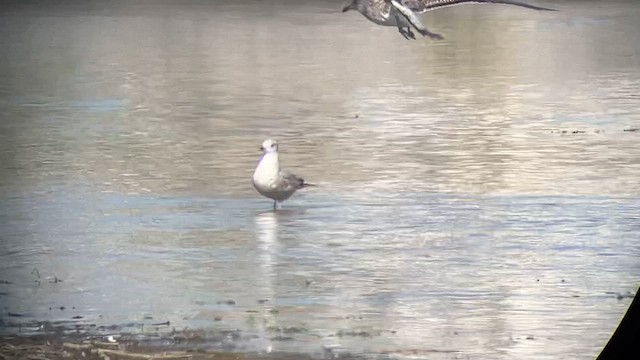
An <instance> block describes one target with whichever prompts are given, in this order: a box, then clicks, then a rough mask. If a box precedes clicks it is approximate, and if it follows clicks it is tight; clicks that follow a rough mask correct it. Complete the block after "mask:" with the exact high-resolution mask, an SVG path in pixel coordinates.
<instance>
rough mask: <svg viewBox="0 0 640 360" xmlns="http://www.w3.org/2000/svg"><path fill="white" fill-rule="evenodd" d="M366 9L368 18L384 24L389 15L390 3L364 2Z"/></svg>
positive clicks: (382, 1) (383, 1) (386, 1)
mask: <svg viewBox="0 0 640 360" xmlns="http://www.w3.org/2000/svg"><path fill="white" fill-rule="evenodd" d="M366 1H367V4H366V9H368V10H367V14H368V16H369V17H371V18H373V19H375V20H377V21H379V22H385V21H386V20H387V19H388V18H389V13H391V6H392V5H391V2H390V1H389V0H366Z"/></svg>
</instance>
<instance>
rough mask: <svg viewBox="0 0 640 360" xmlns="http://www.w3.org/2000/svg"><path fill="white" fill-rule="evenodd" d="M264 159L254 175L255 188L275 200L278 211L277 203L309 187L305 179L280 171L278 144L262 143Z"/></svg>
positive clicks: (274, 204) (273, 142)
mask: <svg viewBox="0 0 640 360" xmlns="http://www.w3.org/2000/svg"><path fill="white" fill-rule="evenodd" d="M261 149H262V151H263V155H262V158H261V159H260V162H259V163H258V166H256V171H254V173H253V186H254V187H255V188H256V190H258V192H259V193H260V194H261V195H262V196H265V197H268V198H269V199H273V209H274V210H276V209H277V203H279V202H283V201H285V200H287V199H288V198H289V197H291V195H293V193H294V192H296V191H297V190H298V189H302V188H303V187H307V186H315V185H313V184H307V183H306V182H304V179H303V178H301V177H298V176H296V175H294V174H293V173H291V172H290V171H287V170H282V169H280V160H279V159H278V143H277V142H276V141H275V140H272V139H268V140H265V141H264V142H263V143H262V146H261Z"/></svg>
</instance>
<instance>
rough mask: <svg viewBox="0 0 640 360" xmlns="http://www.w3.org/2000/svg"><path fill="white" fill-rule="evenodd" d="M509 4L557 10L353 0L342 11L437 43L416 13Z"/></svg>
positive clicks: (499, 0)
mask: <svg viewBox="0 0 640 360" xmlns="http://www.w3.org/2000/svg"><path fill="white" fill-rule="evenodd" d="M472 3H476V4H506V5H515V6H520V7H524V8H527V9H533V10H540V11H556V10H555V9H549V8H544V7H540V6H535V5H529V4H526V3H523V2H519V1H513V0H352V2H351V3H350V4H349V5H347V6H345V7H344V8H343V9H342V12H347V11H349V10H357V11H358V12H360V13H361V14H362V15H364V16H365V17H366V18H367V19H369V20H371V21H372V22H374V23H376V24H378V25H382V26H396V27H397V28H398V31H399V32H400V34H402V36H404V37H405V39H415V38H416V37H415V34H414V33H413V31H411V28H412V27H413V28H414V29H416V30H417V31H418V32H419V33H420V34H421V35H422V36H428V37H430V38H431V39H434V40H442V39H444V37H443V36H442V35H440V34H436V33H432V32H430V31H429V30H427V28H426V27H424V25H422V23H421V22H420V20H419V19H418V16H417V14H422V13H425V12H427V11H431V10H435V9H439V8H443V7H447V6H453V5H462V4H472Z"/></svg>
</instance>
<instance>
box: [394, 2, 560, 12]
mask: <svg viewBox="0 0 640 360" xmlns="http://www.w3.org/2000/svg"><path fill="white" fill-rule="evenodd" d="M473 3H475V4H505V5H515V6H520V7H524V8H527V9H533V10H540V11H557V10H555V9H550V8H545V7H540V6H535V5H530V4H527V3H523V2H520V1H513V0H404V1H403V4H404V6H406V7H408V8H409V9H411V10H413V11H414V12H416V13H418V14H422V13H424V12H427V11H430V10H435V9H439V8H443V7H447V6H454V5H463V4H473Z"/></svg>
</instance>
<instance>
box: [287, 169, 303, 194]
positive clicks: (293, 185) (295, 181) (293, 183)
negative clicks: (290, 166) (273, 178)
mask: <svg viewBox="0 0 640 360" xmlns="http://www.w3.org/2000/svg"><path fill="white" fill-rule="evenodd" d="M280 178H281V179H282V184H283V187H285V189H286V190H294V189H296V190H297V189H301V188H303V187H305V186H306V185H308V184H305V183H304V179H303V178H301V177H299V176H297V175H295V174H294V173H292V172H291V171H289V170H280ZM283 190H284V189H283Z"/></svg>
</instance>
